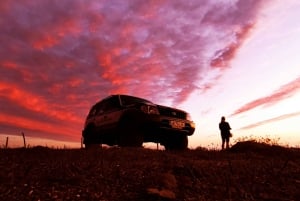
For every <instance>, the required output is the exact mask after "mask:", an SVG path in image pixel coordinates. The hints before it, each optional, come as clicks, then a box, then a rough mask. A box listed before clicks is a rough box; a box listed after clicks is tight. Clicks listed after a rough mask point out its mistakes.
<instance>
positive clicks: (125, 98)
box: [120, 95, 152, 106]
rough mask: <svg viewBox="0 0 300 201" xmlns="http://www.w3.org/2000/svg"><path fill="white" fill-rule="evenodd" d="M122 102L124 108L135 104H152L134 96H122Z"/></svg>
mask: <svg viewBox="0 0 300 201" xmlns="http://www.w3.org/2000/svg"><path fill="white" fill-rule="evenodd" d="M120 100H121V103H122V105H124V106H126V105H132V104H135V103H151V102H150V101H148V100H146V99H142V98H137V97H133V96H126V95H121V96H120ZM151 104H152V103H151Z"/></svg>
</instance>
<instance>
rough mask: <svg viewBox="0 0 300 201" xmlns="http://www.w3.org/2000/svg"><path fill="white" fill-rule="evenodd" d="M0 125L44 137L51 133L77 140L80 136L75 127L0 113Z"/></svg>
mask: <svg viewBox="0 0 300 201" xmlns="http://www.w3.org/2000/svg"><path fill="white" fill-rule="evenodd" d="M0 123H2V124H5V125H10V126H13V127H17V128H20V129H29V130H34V131H39V132H41V135H45V132H46V133H51V134H55V135H60V136H63V135H65V136H68V137H71V138H73V139H75V138H78V136H79V134H80V130H78V129H77V128H76V127H75V128H74V127H71V126H70V127H67V126H61V125H57V124H51V123H47V122H42V121H38V120H36V119H34V120H32V119H28V118H22V117H19V116H16V115H9V114H1V113H0Z"/></svg>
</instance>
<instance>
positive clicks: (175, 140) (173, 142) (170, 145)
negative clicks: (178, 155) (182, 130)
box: [164, 134, 188, 150]
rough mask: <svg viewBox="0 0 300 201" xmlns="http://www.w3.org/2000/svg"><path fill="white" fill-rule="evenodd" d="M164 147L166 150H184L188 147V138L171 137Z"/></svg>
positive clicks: (183, 136)
mask: <svg viewBox="0 0 300 201" xmlns="http://www.w3.org/2000/svg"><path fill="white" fill-rule="evenodd" d="M164 146H165V149H166V150H185V149H187V147H188V137H187V136H186V135H182V134H179V135H177V136H173V137H172V139H170V140H169V141H168V142H166V143H165V144H164Z"/></svg>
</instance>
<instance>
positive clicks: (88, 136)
mask: <svg viewBox="0 0 300 201" xmlns="http://www.w3.org/2000/svg"><path fill="white" fill-rule="evenodd" d="M95 134H96V132H95V127H94V126H88V127H87V128H86V129H85V130H84V132H83V144H84V146H85V148H86V149H90V148H92V147H96V146H98V143H97V142H96V139H95Z"/></svg>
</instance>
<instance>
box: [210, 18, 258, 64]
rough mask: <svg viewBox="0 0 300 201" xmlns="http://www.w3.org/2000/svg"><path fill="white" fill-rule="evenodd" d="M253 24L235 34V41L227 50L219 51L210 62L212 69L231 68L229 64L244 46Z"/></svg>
mask: <svg viewBox="0 0 300 201" xmlns="http://www.w3.org/2000/svg"><path fill="white" fill-rule="evenodd" d="M253 26H254V25H253V24H251V23H249V24H247V25H245V26H243V27H241V29H240V30H238V31H236V33H235V40H234V41H233V42H232V43H230V44H228V45H227V46H226V47H225V48H223V49H221V50H218V51H217V52H216V53H215V55H214V57H213V59H212V60H211V62H210V65H211V67H216V68H222V67H229V62H230V61H231V60H232V59H233V58H234V57H235V55H236V53H237V51H238V49H239V48H240V47H241V46H242V44H243V42H244V40H245V39H247V36H248V35H249V33H250V31H251V29H253Z"/></svg>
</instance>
